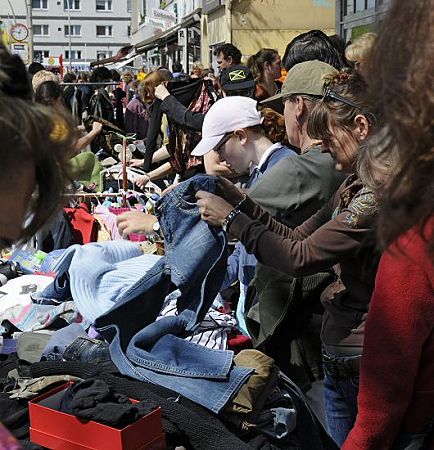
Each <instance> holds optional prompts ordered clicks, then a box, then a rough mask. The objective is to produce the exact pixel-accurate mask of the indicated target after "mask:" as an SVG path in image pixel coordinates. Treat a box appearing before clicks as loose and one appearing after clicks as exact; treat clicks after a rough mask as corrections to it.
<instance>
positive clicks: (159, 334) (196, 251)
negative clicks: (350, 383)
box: [95, 175, 251, 412]
mask: <svg viewBox="0 0 434 450" xmlns="http://www.w3.org/2000/svg"><path fill="white" fill-rule="evenodd" d="M215 188H216V179H215V178H214V177H210V176H207V175H198V176H196V177H193V178H191V179H189V180H187V181H185V182H183V183H181V184H179V185H178V186H176V188H174V189H173V190H172V191H170V192H169V193H167V194H166V195H164V196H163V197H162V198H161V199H160V200H159V201H158V202H157V204H156V215H157V217H158V219H159V222H160V226H161V230H162V232H163V234H164V241H165V252H166V253H165V256H164V257H163V258H161V260H160V261H158V262H157V263H156V264H155V266H154V267H153V268H152V269H150V270H149V271H148V272H147V273H146V274H145V275H143V276H142V277H141V278H139V279H138V280H137V281H136V282H135V283H133V284H132V285H130V287H129V288H128V289H124V290H123V291H122V292H121V293H120V295H119V296H118V298H117V303H116V305H115V306H114V307H113V308H112V309H111V310H110V311H108V312H107V313H105V314H104V315H102V316H101V317H99V318H98V319H97V320H96V321H95V327H96V328H97V330H98V331H99V332H100V333H101V335H102V336H103V337H104V338H105V339H106V340H108V341H109V342H111V344H110V353H111V356H112V360H113V362H114V363H115V364H116V366H117V367H118V368H119V370H120V371H121V372H122V373H123V374H125V375H129V376H131V377H133V378H137V379H140V380H147V381H150V382H153V383H156V384H159V385H161V386H165V387H167V388H169V389H172V390H174V391H176V392H179V393H180V394H182V395H184V396H186V397H187V398H189V399H191V400H193V401H195V402H197V403H199V404H201V405H203V406H205V407H206V408H208V409H210V410H212V411H214V412H219V411H220V409H221V408H223V406H224V405H225V404H226V403H227V402H228V401H229V400H230V398H231V397H232V396H233V395H234V394H235V393H236V392H237V391H238V389H239V387H240V386H241V384H242V383H243V382H244V381H245V379H246V378H247V377H248V375H249V374H250V373H251V369H246V368H238V367H233V368H232V359H233V352H231V351H221V350H212V349H208V348H205V347H202V346H199V345H197V344H194V343H192V342H188V341H185V340H184V339H182V338H183V337H185V336H186V335H188V334H191V332H193V331H194V330H195V329H196V328H197V326H198V324H199V323H200V321H201V320H202V319H203V317H204V316H205V314H206V312H207V311H208V309H209V307H210V306H211V304H212V302H213V300H214V298H215V297H216V295H217V293H218V291H219V289H220V287H221V285H222V281H223V277H224V272H225V268H226V236H225V233H224V232H223V231H222V230H217V229H214V228H212V227H210V226H209V225H207V224H206V223H205V222H203V221H202V220H201V218H200V212H199V208H198V207H197V204H196V198H195V194H196V192H197V191H198V190H205V191H209V192H214V191H215ZM174 287H175V288H178V289H179V290H180V291H181V295H180V296H179V297H178V300H177V307H178V315H177V316H171V317H164V318H162V319H160V320H158V321H155V319H156V318H157V316H158V313H159V312H160V310H161V307H162V305H163V302H164V299H165V297H166V296H167V294H168V293H169V292H171V291H173V290H174Z"/></svg>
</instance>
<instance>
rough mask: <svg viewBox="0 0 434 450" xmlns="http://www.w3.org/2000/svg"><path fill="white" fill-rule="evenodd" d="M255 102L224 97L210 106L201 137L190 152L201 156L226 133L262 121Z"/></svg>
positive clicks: (252, 125) (258, 123) (250, 99)
mask: <svg viewBox="0 0 434 450" xmlns="http://www.w3.org/2000/svg"><path fill="white" fill-rule="evenodd" d="M256 105H257V102H256V100H253V99H252V98H249V97H238V96H234V97H225V98H222V99H221V100H218V101H217V102H216V103H214V105H212V106H211V108H210V109H209V111H208V112H207V113H206V115H205V119H204V121H203V125H202V139H201V141H200V142H199V144H197V146H196V147H195V149H194V150H193V151H192V152H191V154H192V155H193V156H203V155H206V154H207V153H208V152H210V151H211V150H212V149H213V148H214V147H216V145H217V144H218V143H219V142H220V141H221V140H222V139H223V138H224V136H225V135H226V134H227V133H230V132H232V131H235V130H238V129H239V128H249V127H254V126H255V125H260V124H261V123H262V120H263V118H262V116H261V113H260V112H259V111H258V110H257V109H256Z"/></svg>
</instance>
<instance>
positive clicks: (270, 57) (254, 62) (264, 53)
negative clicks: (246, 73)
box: [247, 48, 279, 83]
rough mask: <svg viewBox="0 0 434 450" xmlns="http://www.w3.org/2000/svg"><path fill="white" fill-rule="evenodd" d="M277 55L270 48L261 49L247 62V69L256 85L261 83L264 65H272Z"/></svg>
mask: <svg viewBox="0 0 434 450" xmlns="http://www.w3.org/2000/svg"><path fill="white" fill-rule="evenodd" d="M277 56H279V53H278V52H277V51H276V50H274V49H272V48H261V49H260V50H259V51H258V52H257V53H255V54H254V55H252V56H250V58H249V59H248V60H247V67H248V68H249V69H250V70H251V71H252V73H253V76H254V78H255V81H256V82H257V83H259V82H261V81H263V78H264V68H265V63H266V62H267V63H268V64H272V63H273V62H274V60H275V59H276V57H277Z"/></svg>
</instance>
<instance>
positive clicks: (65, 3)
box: [0, 0, 131, 70]
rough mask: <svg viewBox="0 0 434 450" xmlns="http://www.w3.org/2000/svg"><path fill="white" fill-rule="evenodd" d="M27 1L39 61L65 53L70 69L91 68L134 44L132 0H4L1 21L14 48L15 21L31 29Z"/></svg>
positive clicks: (36, 56)
mask: <svg viewBox="0 0 434 450" xmlns="http://www.w3.org/2000/svg"><path fill="white" fill-rule="evenodd" d="M26 2H27V3H31V6H32V16H33V27H32V30H29V33H30V32H32V33H33V50H34V58H33V59H34V60H36V61H41V62H44V63H46V62H47V59H49V57H52V59H53V58H54V59H56V58H58V57H59V56H60V55H62V58H63V61H64V66H66V68H68V69H69V66H71V68H72V69H73V70H88V69H89V63H90V62H91V61H94V60H96V59H104V58H108V57H111V56H113V55H115V54H116V53H117V51H118V50H119V49H120V48H121V47H124V46H126V45H129V44H130V34H131V27H130V23H131V0H31V1H30V0H11V1H8V0H1V1H0V20H1V21H2V22H3V26H4V27H5V26H6V27H7V28H8V30H9V44H10V45H11V48H13V47H17V48H19V47H20V45H19V44H17V42H16V41H15V40H14V37H13V33H12V36H11V33H10V31H11V30H13V29H14V24H16V23H22V24H24V25H26V26H27V27H28V28H29V24H28V23H27V14H26ZM27 42H29V41H24V42H23V46H24V47H25V44H26V43H27ZM20 43H21V41H20ZM13 44H15V45H13Z"/></svg>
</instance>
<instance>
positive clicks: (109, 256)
mask: <svg viewBox="0 0 434 450" xmlns="http://www.w3.org/2000/svg"><path fill="white" fill-rule="evenodd" d="M139 255H140V256H139ZM135 257H141V258H142V259H141V260H140V262H139V263H138V268H137V271H136V272H135V273H132V274H131V277H130V278H129V279H128V281H126V284H127V287H129V286H130V283H132V282H133V281H131V280H133V279H134V277H135V279H138V278H139V277H140V276H141V275H142V274H143V270H146V267H152V266H153V265H154V263H155V261H157V260H158V259H159V257H157V256H154V255H142V253H141V250H140V247H139V246H138V245H137V244H133V243H131V242H128V241H111V242H104V243H91V244H87V245H82V246H80V245H73V246H72V247H69V248H68V249H67V250H66V251H65V252H64V253H63V254H62V255H61V256H60V258H59V259H58V260H57V261H55V262H54V264H53V267H52V269H53V271H54V272H55V273H56V278H55V279H54V281H53V283H51V284H50V285H48V286H47V287H46V288H45V289H44V290H43V291H41V292H37V293H35V294H33V296H32V297H33V299H34V301H35V302H38V303H41V302H43V301H44V300H45V301H47V300H49V299H54V300H56V301H67V300H68V299H70V298H71V296H72V298H73V299H74V301H75V303H76V305H77V308H78V310H79V311H80V313H81V314H82V315H83V317H84V318H86V319H87V320H90V321H92V322H93V321H94V320H95V319H96V318H97V317H98V316H99V315H101V314H103V313H104V312H106V311H108V310H109V309H110V308H111V307H112V306H113V304H114V303H115V302H116V299H117V296H118V290H117V287H118V286H119V287H120V288H122V287H124V285H125V283H123V280H122V272H121V271H119V272H116V271H115V269H117V264H118V263H121V262H124V261H125V264H129V263H128V261H132V259H134V258H135ZM131 266H132V264H131ZM131 271H133V269H131Z"/></svg>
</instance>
